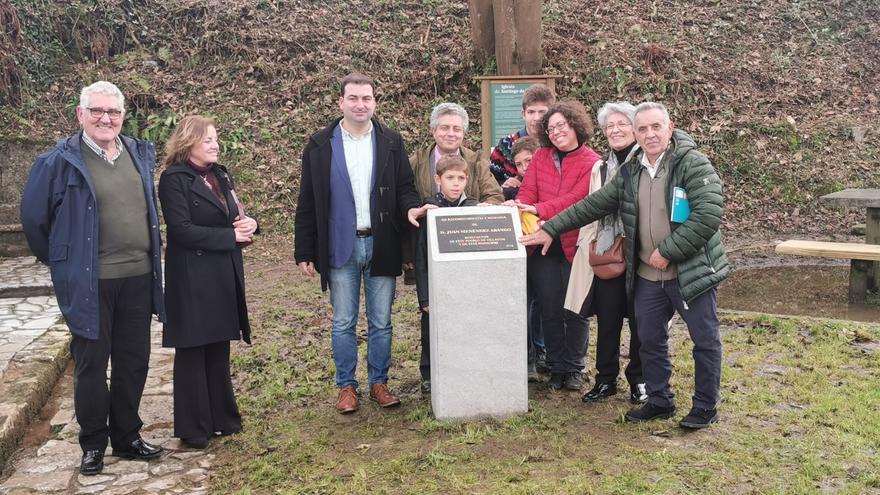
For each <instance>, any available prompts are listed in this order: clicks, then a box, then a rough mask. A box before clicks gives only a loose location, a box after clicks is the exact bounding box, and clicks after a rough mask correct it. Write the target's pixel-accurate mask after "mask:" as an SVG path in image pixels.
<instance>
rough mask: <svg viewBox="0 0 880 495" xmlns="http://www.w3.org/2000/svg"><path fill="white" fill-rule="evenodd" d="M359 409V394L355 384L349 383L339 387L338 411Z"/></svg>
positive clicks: (346, 412) (346, 411) (345, 412)
mask: <svg viewBox="0 0 880 495" xmlns="http://www.w3.org/2000/svg"><path fill="white" fill-rule="evenodd" d="M357 410H358V396H357V390H355V388H354V385H347V386H345V387H342V388H341V389H339V396H338V397H337V398H336V411H337V412H338V413H339V414H348V413H353V412H355V411H357Z"/></svg>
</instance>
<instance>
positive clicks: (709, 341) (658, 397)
mask: <svg viewBox="0 0 880 495" xmlns="http://www.w3.org/2000/svg"><path fill="white" fill-rule="evenodd" d="M635 284H636V286H635V310H636V321H637V322H638V331H639V340H640V341H641V344H642V347H641V352H640V355H641V357H642V371H643V373H644V376H645V386H646V388H647V389H648V402H650V403H652V404H654V405H657V406H661V407H669V406H674V405H675V394H673V393H672V388H671V387H670V386H669V378H670V377H671V376H672V364H671V363H670V362H669V330H668V327H667V323H668V321H669V318H671V317H672V315H673V314H674V312H675V311H678V314H680V315H681V317H682V319H684V322H685V323H686V324H687V328H688V333H689V334H690V337H691V340H692V341H693V342H694V350H693V358H694V397H693V406H694V407H701V408H704V409H714V408H715V405H716V404H717V403H718V398H719V390H720V388H721V334H720V330H719V325H718V313H717V307H716V305H715V289H714V288H713V289H711V290H709V291H707V292H704V293H703V294H701V295H699V296H697V297H696V298H694V300H692V301H691V302H689V303H686V304H685V302H684V301H683V300H682V298H681V292H680V291H679V288H678V283H677V282H676V281H675V280H668V281H664V282H651V281H648V280H645V279H643V278H641V277H638V276H636V282H635Z"/></svg>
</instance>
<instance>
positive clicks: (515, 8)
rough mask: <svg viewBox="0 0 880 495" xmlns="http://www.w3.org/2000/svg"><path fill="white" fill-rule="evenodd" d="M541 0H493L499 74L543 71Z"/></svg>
mask: <svg viewBox="0 0 880 495" xmlns="http://www.w3.org/2000/svg"><path fill="white" fill-rule="evenodd" d="M542 4H543V1H542V0H493V1H492V10H493V14H494V27H495V60H496V62H497V65H498V75H499V76H515V75H521V74H539V73H540V72H541V62H542V52H541V37H542V33H541V12H542Z"/></svg>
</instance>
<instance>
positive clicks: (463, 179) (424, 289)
mask: <svg viewBox="0 0 880 495" xmlns="http://www.w3.org/2000/svg"><path fill="white" fill-rule="evenodd" d="M468 179H469V177H468V163H467V161H466V160H465V159H464V158H462V157H461V156H459V155H444V156H443V157H442V158H440V160H438V161H437V174H436V175H435V176H434V183H435V184H437V190H438V192H437V194H435V195H433V196H428V197H427V198H425V204H426V205H433V206H436V207H438V208H453V207H458V206H477V204H478V203H477V200H475V199H470V198H468V197H467V195H466V194H465V192H464V190H465V188H466V187H467V183H468ZM416 291H417V293H418V296H419V310H420V311H421V313H422V321H421V324H422V336H421V337H422V356H421V359H420V360H419V371H420V372H421V374H422V385H421V390H422V393H425V394H427V393H430V392H431V338H430V328H431V324H430V320H429V318H428V314H429V311H430V307H429V306H428V223H427V222H422V225H421V227H419V235H418V242H417V243H416Z"/></svg>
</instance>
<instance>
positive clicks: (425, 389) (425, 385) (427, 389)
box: [419, 380, 431, 395]
mask: <svg viewBox="0 0 880 495" xmlns="http://www.w3.org/2000/svg"><path fill="white" fill-rule="evenodd" d="M419 390H420V391H421V392H422V394H424V395H431V380H422V383H421V385H419Z"/></svg>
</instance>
